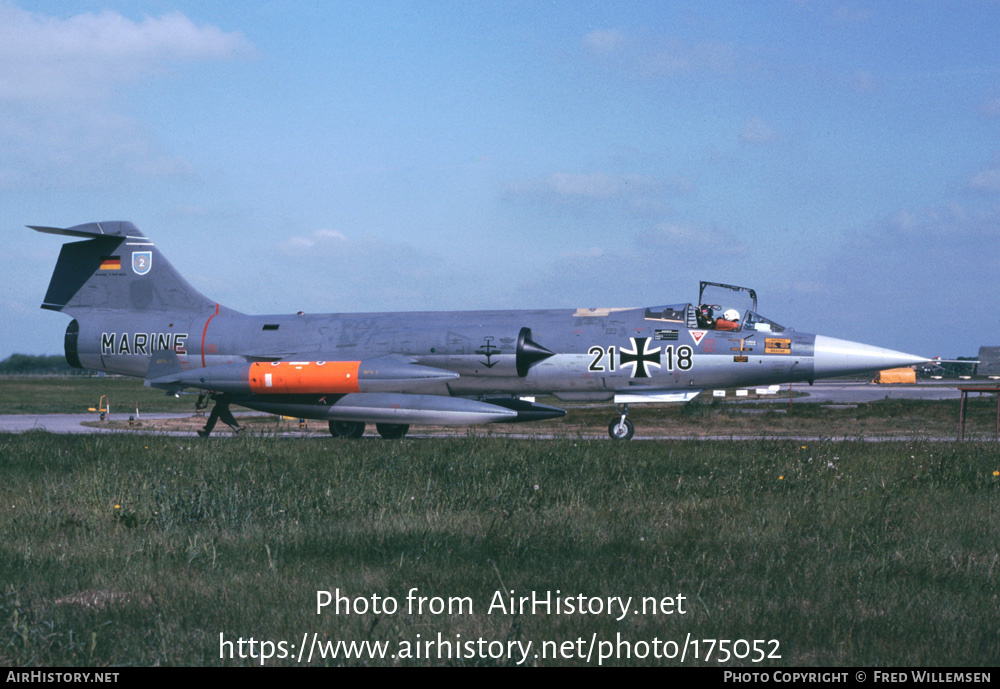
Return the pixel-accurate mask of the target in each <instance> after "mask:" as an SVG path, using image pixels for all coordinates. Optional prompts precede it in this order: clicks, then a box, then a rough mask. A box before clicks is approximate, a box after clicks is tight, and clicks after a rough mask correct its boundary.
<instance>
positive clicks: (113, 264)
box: [91, 256, 122, 270]
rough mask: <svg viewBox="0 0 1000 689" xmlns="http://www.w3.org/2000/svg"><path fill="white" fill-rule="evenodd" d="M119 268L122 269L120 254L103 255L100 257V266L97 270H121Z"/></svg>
mask: <svg viewBox="0 0 1000 689" xmlns="http://www.w3.org/2000/svg"><path fill="white" fill-rule="evenodd" d="M91 265H93V264H91ZM121 269H122V258H121V256H103V257H102V258H101V267H100V268H98V270H121Z"/></svg>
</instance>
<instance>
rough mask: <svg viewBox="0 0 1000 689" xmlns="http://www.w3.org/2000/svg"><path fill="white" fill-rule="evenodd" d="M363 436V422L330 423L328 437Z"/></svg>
mask: <svg viewBox="0 0 1000 689" xmlns="http://www.w3.org/2000/svg"><path fill="white" fill-rule="evenodd" d="M364 434H365V424H364V422H363V421H331V422H330V435H332V436H333V437H334V438H360V437H361V436H363V435H364Z"/></svg>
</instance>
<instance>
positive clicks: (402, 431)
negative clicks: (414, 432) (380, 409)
mask: <svg viewBox="0 0 1000 689" xmlns="http://www.w3.org/2000/svg"><path fill="white" fill-rule="evenodd" d="M375 430H376V431H378V434H379V435H380V436H382V437H383V438H385V439H386V440H399V439H400V438H402V437H403V436H405V435H406V432H407V431H408V430H410V427H409V425H408V424H405V423H377V424H375Z"/></svg>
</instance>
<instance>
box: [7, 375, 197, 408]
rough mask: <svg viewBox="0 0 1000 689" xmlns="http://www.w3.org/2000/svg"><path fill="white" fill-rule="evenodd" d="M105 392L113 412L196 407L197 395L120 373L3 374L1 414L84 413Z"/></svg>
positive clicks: (95, 403)
mask: <svg viewBox="0 0 1000 689" xmlns="http://www.w3.org/2000/svg"><path fill="white" fill-rule="evenodd" d="M102 395H107V396H108V397H109V398H110V400H111V412H112V414H114V413H115V412H118V413H119V414H126V415H127V414H128V413H130V410H132V411H134V410H135V403H136V402H138V403H139V409H140V411H141V412H166V411H176V412H180V411H193V410H194V401H195V399H197V396H195V395H181V396H180V397H179V398H177V397H174V396H172V395H167V394H166V393H165V392H164V391H163V390H156V389H154V388H147V387H145V386H143V384H142V381H141V380H140V379H138V378H123V377H119V376H106V377H97V376H0V414H82V413H86V412H87V409H88V408H90V407H97V404H98V402H99V401H100V399H101V396H102Z"/></svg>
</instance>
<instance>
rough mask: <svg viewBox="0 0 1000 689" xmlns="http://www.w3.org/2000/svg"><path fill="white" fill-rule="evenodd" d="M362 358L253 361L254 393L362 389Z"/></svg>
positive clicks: (279, 393) (252, 387)
mask: <svg viewBox="0 0 1000 689" xmlns="http://www.w3.org/2000/svg"><path fill="white" fill-rule="evenodd" d="M360 368H361V362H360V361H275V362H273V363H259V362H258V363H253V364H250V373H249V379H250V392H253V393H256V394H258V395H266V394H272V395H284V394H300V395H304V394H311V393H347V392H360V391H361V388H360V387H358V371H359V369H360Z"/></svg>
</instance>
